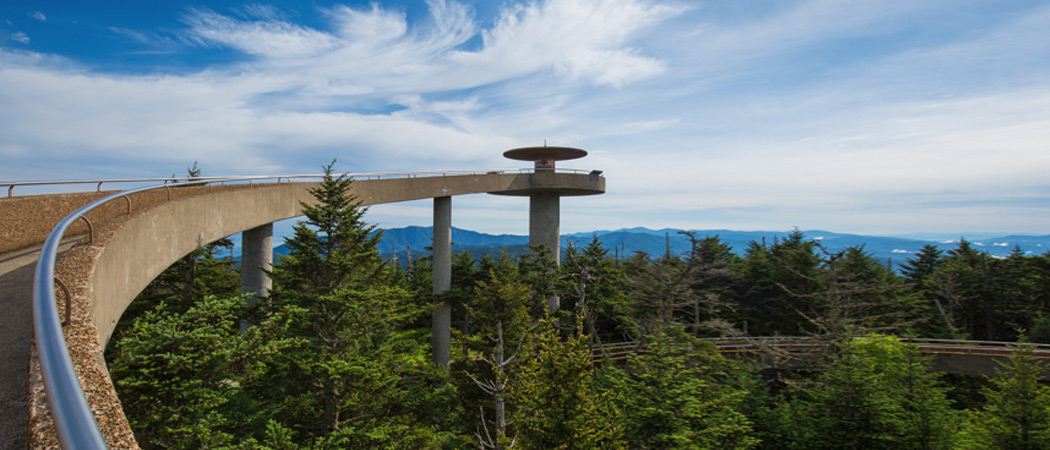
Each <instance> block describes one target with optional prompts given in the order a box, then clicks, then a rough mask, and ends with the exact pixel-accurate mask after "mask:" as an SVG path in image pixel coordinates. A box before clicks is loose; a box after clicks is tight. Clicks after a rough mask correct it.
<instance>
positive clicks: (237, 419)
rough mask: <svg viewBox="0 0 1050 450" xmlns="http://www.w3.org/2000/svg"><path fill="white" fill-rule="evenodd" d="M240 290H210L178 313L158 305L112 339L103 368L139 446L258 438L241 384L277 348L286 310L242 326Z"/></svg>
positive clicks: (256, 417) (260, 421) (257, 419)
mask: <svg viewBox="0 0 1050 450" xmlns="http://www.w3.org/2000/svg"><path fill="white" fill-rule="evenodd" d="M243 303H244V300H243V299H242V298H241V297H230V298H225V299H221V298H216V297H214V296H209V297H206V298H204V299H203V300H201V301H199V302H197V303H195V304H194V305H193V306H190V307H189V308H187V309H186V310H185V311H184V312H182V313H176V312H173V311H170V310H169V309H167V308H166V307H165V306H164V305H163V304H161V305H158V307H157V308H155V309H154V310H153V311H148V312H146V313H144V314H143V315H141V316H140V317H139V318H137V319H136V320H134V321H133V322H132V323H131V325H130V327H129V328H128V330H127V332H126V333H124V334H123V335H122V336H120V337H119V338H118V339H116V340H115V341H114V342H113V343H111V345H110V346H109V347H110V358H109V360H108V368H109V371H110V375H111V377H112V378H113V380H114V385H115V387H116V390H117V393H118V395H120V398H121V403H122V404H123V407H124V413H125V415H126V416H127V418H128V421H129V423H130V424H131V427H132V429H133V430H134V431H135V436H136V439H137V440H138V442H139V445H141V446H143V447H144V448H186V449H190V448H205V447H219V446H224V445H231V444H234V443H236V442H238V441H244V440H246V439H253V437H254V436H259V437H261V436H262V435H263V434H264V429H263V427H264V426H265V419H264V417H263V416H262V415H261V413H260V411H259V410H258V408H257V406H256V405H255V404H254V403H253V402H251V401H250V400H249V399H248V398H247V396H246V395H245V393H244V391H243V390H242V386H243V385H244V384H245V383H248V382H250V380H252V379H253V378H255V377H257V376H259V375H260V374H262V373H263V372H265V371H266V369H267V367H266V365H265V364H263V363H262V361H264V360H265V359H266V358H267V357H268V356H269V355H272V354H273V353H275V352H277V351H278V350H279V349H280V348H282V347H290V346H294V345H295V341H294V340H290V339H286V338H281V337H280V335H281V334H282V330H283V327H284V326H286V324H287V320H286V319H287V317H286V316H283V315H282V316H275V317H273V318H272V320H270V321H267V322H266V323H265V324H264V325H263V326H259V327H254V328H253V329H251V330H249V331H248V332H246V333H241V332H240V326H239V321H240V318H241V317H243V311H242V309H243Z"/></svg>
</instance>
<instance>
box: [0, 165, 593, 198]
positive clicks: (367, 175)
mask: <svg viewBox="0 0 1050 450" xmlns="http://www.w3.org/2000/svg"><path fill="white" fill-rule="evenodd" d="M542 170H543V169H541V171H542ZM547 170H549V169H547ZM535 171H536V169H532V168H527V169H522V168H515V169H495V170H438V171H422V172H364V173H347V174H345V175H346V176H349V177H352V178H356V179H365V180H372V179H377V180H379V179H384V178H418V177H437V176H448V175H487V174H492V173H532V172H535ZM553 171H554V172H556V173H593V171H590V170H584V169H568V168H556V169H554V170H553ZM322 176H323V175H322V174H293V175H280V176H274V175H245V176H226V177H164V178H105V179H96V180H26V181H0V188H5V187H6V188H7V197H13V196H14V189H15V188H16V187H18V186H59V185H70V184H94V185H95V191H96V192H101V191H102V185H103V184H106V183H109V184H113V183H150V182H152V183H164V184H183V185H185V183H200V182H208V183H217V182H220V183H232V182H249V183H250V182H252V181H256V180H276V181H277V182H278V183H280V182H281V180H287V181H291V180H292V179H293V178H295V179H302V178H321V177H322Z"/></svg>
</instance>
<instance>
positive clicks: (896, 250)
mask: <svg viewBox="0 0 1050 450" xmlns="http://www.w3.org/2000/svg"><path fill="white" fill-rule="evenodd" d="M890 253H913V252H912V251H911V250H901V249H899V248H895V249H893V251H891V252H890Z"/></svg>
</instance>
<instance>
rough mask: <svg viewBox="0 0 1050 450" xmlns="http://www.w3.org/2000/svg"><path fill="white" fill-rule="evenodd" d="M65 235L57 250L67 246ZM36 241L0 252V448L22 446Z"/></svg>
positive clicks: (23, 445)
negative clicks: (12, 249) (26, 246)
mask: <svg viewBox="0 0 1050 450" xmlns="http://www.w3.org/2000/svg"><path fill="white" fill-rule="evenodd" d="M72 242H75V238H73V239H67V240H66V242H64V243H63V245H62V246H61V247H60V248H59V251H60V252H62V251H65V250H67V249H68V248H69V247H70V245H71V244H72ZM40 247H41V246H39V245H37V246H33V247H29V248H24V249H21V250H16V251H13V252H10V253H4V254H0V342H2V343H3V345H0V449H23V448H25V445H26V443H25V434H26V396H27V394H28V384H29V346H30V345H31V342H32V341H33V289H32V284H33V272H34V271H35V270H36V261H37V259H38V258H39V257H40Z"/></svg>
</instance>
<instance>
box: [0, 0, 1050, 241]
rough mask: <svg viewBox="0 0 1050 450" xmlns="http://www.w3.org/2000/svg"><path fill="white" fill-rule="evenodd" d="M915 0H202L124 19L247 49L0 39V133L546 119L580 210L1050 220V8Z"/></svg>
mask: <svg viewBox="0 0 1050 450" xmlns="http://www.w3.org/2000/svg"><path fill="white" fill-rule="evenodd" d="M921 3H922V4H917V3H914V2H903V1H901V2H894V1H890V2H871V3H864V4H857V3H855V2H841V1H831V0H801V1H796V2H792V3H776V4H755V3H747V4H739V3H736V2H724V3H721V2H719V3H708V4H704V5H703V6H702V7H699V6H696V5H697V4H696V3H687V2H670V1H668V2H664V1H657V0H608V1H599V0H534V1H521V2H508V3H507V4H506V6H504V7H503V8H502V9H499V10H498V12H496V13H495V14H494V15H491V16H487V17H482V18H476V17H475V13H474V11H473V10H472V8H471V7H470V6H467V5H465V4H463V3H460V2H456V1H450V0H431V1H429V2H428V5H429V9H430V15H429V17H422V18H418V17H417V16H416V15H415V14H407V13H406V12H404V11H402V10H399V9H391V8H388V7H386V6H383V4H380V3H376V4H373V5H371V6H366V7H363V8H362V7H348V6H333V7H329V8H327V9H322V10H315V11H314V13H317V14H319V15H320V17H321V19H322V20H321V21H320V23H321V24H320V25H311V26H307V25H304V22H302V21H298V20H297V19H296V18H297V17H301V14H302V13H303V12H302V11H297V12H296V13H295V14H285V13H284V12H282V11H280V10H278V9H276V8H274V7H273V6H269V5H262V4H251V5H248V6H245V7H242V8H240V9H235V10H224V12H221V13H220V12H216V11H212V10H207V9H194V10H190V11H189V12H188V13H187V14H186V16H185V17H183V19H184V24H185V29H183V30H180V31H179V32H176V33H174V34H173V33H170V32H167V31H165V30H159V29H140V30H132V29H119V28H114V29H113V31H114V32H116V33H120V34H122V35H124V36H126V37H128V38H129V39H131V40H134V41H135V42H136V43H139V44H141V43H152V45H154V46H155V48H156V49H157V50H158V51H164V52H173V51H181V52H187V53H190V54H191V53H192V52H193V51H197V50H199V48H198V47H199V46H206V47H221V48H224V49H232V50H234V51H236V52H241V53H243V54H244V55H246V56H247V57H248V58H250V60H249V61H243V60H241V61H240V62H227V63H225V64H222V65H215V66H211V67H204V68H198V69H196V70H186V71H183V72H182V73H187V74H186V75H160V74H158V75H119V74H116V75H115V74H108V73H103V72H101V71H98V70H92V68H91V67H86V66H84V65H80V64H78V63H77V62H75V61H70V60H61V59H59V58H55V57H53V56H48V55H40V54H36V53H32V52H27V51H18V52H15V51H5V50H0V136H4V140H5V142H4V144H3V147H0V154H3V155H4V157H5V159H6V160H17V161H19V162H18V163H10V164H3V165H0V178H8V177H14V176H15V175H16V174H17V175H18V178H24V175H22V173H23V172H24V170H20V168H24V167H39V166H41V162H40V161H45V160H51V161H68V163H60V165H61V164H66V169H65V170H66V171H67V173H70V174H72V175H70V176H71V177H82V176H88V175H87V174H92V173H98V172H97V171H100V170H105V171H120V170H123V171H125V172H126V173H124V174H125V175H128V174H132V173H134V174H136V175H137V174H139V173H140V171H144V170H146V171H152V173H154V174H158V175H168V174H170V173H171V172H172V167H176V168H177V167H182V166H184V165H185V164H186V162H187V161H192V160H194V159H197V160H199V161H201V163H202V165H203V166H204V167H205V168H209V170H215V171H221V172H226V171H227V168H232V169H229V170H234V171H237V172H239V173H280V172H300V171H306V172H314V171H316V169H317V167H318V166H319V165H320V164H322V163H324V162H327V161H328V160H329V159H330V158H332V157H333V156H335V157H338V158H339V161H340V164H341V165H343V164H345V168H346V170H351V171H381V170H413V169H416V170H427V169H464V168H498V167H507V166H511V165H515V163H510V162H508V161H506V160H504V159H502V158H501V157H500V152H501V151H502V150H505V149H507V148H512V147H517V146H521V145H532V144H535V145H539V144H541V143H542V142H543V141H544V140H546V141H548V142H549V143H551V144H552V145H575V146H580V147H583V148H586V149H588V150H589V151H590V152H591V154H590V156H589V157H588V158H587V159H585V160H581V161H573V162H570V163H566V164H564V165H565V166H568V167H581V168H600V169H603V170H605V173H606V175H607V176H608V180H609V185H608V186H609V192H608V194H606V195H604V196H597V197H588V198H585V199H581V200H579V201H575V200H573V202H574V205H578V206H573V208H571V211H570V210H569V209H566V211H565V217H566V219H565V220H566V222H565V223H569V222H572V223H575V224H578V225H579V226H580V227H587V226H590V225H591V224H594V223H603V224H604V223H608V222H612V223H615V225H609V226H605V227H606V228H617V227H620V226H634V225H648V226H650V227H654V228H662V227H664V226H678V227H681V228H705V227H706V228H734V227H735V228H740V229H761V228H765V229H787V228H790V227H791V226H793V225H798V226H800V227H802V228H821V229H835V230H836V231H850V232H874V233H885V232H890V231H895V232H909V231H923V230H933V231H955V230H954V229H953V230H947V229H946V227H963V228H965V230H958V231H970V230H974V229H986V228H990V229H1010V230H1018V231H1026V230H1038V229H1044V228H1045V222H1046V220H1050V217H1048V216H1047V213H1045V211H1047V210H1050V209H1048V208H1047V206H1050V205H1047V204H1046V201H1045V200H1044V199H1045V198H1046V192H1047V190H1048V189H1050V185H1048V184H1047V182H1046V181H1045V173H1047V170H1050V153H1048V152H1046V151H1045V143H1046V142H1050V116H1047V114H1046V113H1045V105H1047V104H1050V85H1048V84H1047V83H1046V81H1045V80H1047V79H1050V69H1048V67H1047V65H1046V63H1045V61H1047V60H1048V59H1047V56H1050V41H1046V40H1045V39H1038V38H1037V37H1038V36H1041V35H1042V34H1045V31H1043V30H1045V29H1046V27H1047V26H1050V8H1045V7H1044V8H1037V7H1033V8H1030V9H1027V10H1024V11H1022V12H1018V13H1016V14H1005V13H1004V14H1003V15H1001V16H996V17H988V18H987V21H984V20H982V21H981V23H980V26H970V25H973V24H972V23H967V22H965V20H964V19H965V18H962V19H960V18H959V16H955V15H953V11H956V10H957V9H958V8H963V9H964V10H965V9H966V8H971V7H973V8H977V7H979V6H980V5H976V6H975V5H968V6H962V7H959V6H958V5H955V4H954V2H921ZM478 5H481V4H480V3H479V4H478ZM478 9H479V10H483V9H485V8H484V7H482V6H478ZM723 10H729V11H723ZM759 10H760V11H759ZM755 11H757V12H755ZM961 15H962V16H967V15H971V16H975V17H977V16H982V15H981V14H979V13H978V12H973V13H972V14H965V13H964V14H961ZM930 17H943V18H945V20H944V21H943V22H938V23H939V24H940V25H939V26H938V27H929V23H930V22H929V20H927V19H929V18H930ZM982 17H983V16H982ZM956 20H962V22H958V23H956V22H955V21H956ZM985 22H987V23H985ZM945 30H948V31H950V32H946V31H945ZM953 30H954V31H953ZM959 30H965V31H959ZM953 33H954V34H953ZM915 36H918V37H917V38H915ZM25 39H26V40H28V36H25ZM140 73H141V72H140ZM86 155H90V157H87V156H86ZM96 160H97V162H95V161H96ZM5 162H6V161H5ZM124 164H126V165H127V166H126V168H124V166H122V165H124ZM84 166H88V167H90V170H91V171H89V170H87V169H84ZM210 168H215V169H210ZM92 171H94V172H92ZM105 173H109V172H105ZM519 206H520V205H519V204H518V203H513V200H509V199H502V198H491V199H490V198H487V197H484V196H481V197H478V198H471V199H469V200H464V201H463V202H459V201H457V208H464V209H463V210H460V211H462V212H461V213H459V215H458V216H457V217H460V218H464V219H465V220H470V221H475V222H474V223H479V224H480V223H483V224H485V226H490V227H496V226H497V225H496V224H497V223H502V224H503V225H501V226H503V227H507V228H510V227H513V226H516V224H515V223H514V220H516V219H514V218H513V217H511V216H510V215H509V213H508V214H501V217H497V218H491V217H484V216H485V211H487V210H490V209H496V210H499V211H501V212H509V211H518V209H516V208H518V207H519ZM423 209H425V208H423ZM405 211H415V210H414V209H408V210H405ZM406 214H407V213H406ZM413 214H414V213H413ZM424 215H425V214H424ZM403 216H405V215H404V214H401V213H396V212H395V213H391V217H393V218H396V219H397V220H402V219H401V217H403ZM502 216H506V218H504V217H502ZM425 221H426V219H425V218H424V222H425ZM457 226H459V225H457ZM567 227H568V226H566V227H565V228H566V229H568V228H567ZM488 230H489V231H499V228H489V229H488Z"/></svg>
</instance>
